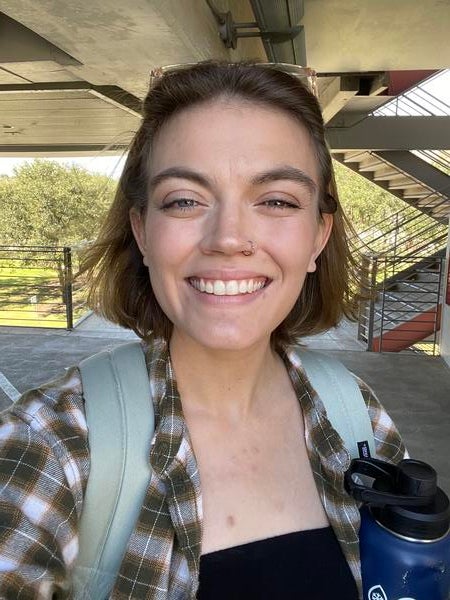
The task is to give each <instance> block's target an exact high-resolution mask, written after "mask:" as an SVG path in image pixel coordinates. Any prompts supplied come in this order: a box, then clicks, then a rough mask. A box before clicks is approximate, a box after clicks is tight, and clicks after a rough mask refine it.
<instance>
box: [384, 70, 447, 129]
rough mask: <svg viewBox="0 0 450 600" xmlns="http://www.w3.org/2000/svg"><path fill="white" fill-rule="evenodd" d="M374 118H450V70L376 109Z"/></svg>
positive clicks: (429, 78)
mask: <svg viewBox="0 0 450 600" xmlns="http://www.w3.org/2000/svg"><path fill="white" fill-rule="evenodd" d="M372 115H373V116H374V117H380V116H383V117H390V116H391V117H416V116H444V117H445V116H450V69H444V70H443V71H439V72H438V73H435V74H434V75H432V76H431V77H428V78H427V79H425V80H424V81H421V82H420V83H418V84H416V85H414V87H412V88H411V89H409V90H407V91H406V92H404V93H403V94H399V95H398V96H397V97H396V98H394V99H393V100H391V101H390V102H387V103H386V104H383V106H381V107H380V108H378V109H376V110H375V111H374V112H373V113H372Z"/></svg>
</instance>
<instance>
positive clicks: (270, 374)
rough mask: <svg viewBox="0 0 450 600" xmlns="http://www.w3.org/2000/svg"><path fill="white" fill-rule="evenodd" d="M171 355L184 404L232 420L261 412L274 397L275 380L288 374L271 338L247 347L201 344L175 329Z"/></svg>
mask: <svg viewBox="0 0 450 600" xmlns="http://www.w3.org/2000/svg"><path fill="white" fill-rule="evenodd" d="M170 355H171V361H172V365H173V369H174V372H175V376H176V380H177V386H178V390H179V392H180V396H181V399H182V402H183V407H184V408H188V409H189V411H200V412H202V413H204V414H207V415H209V416H211V417H218V418H221V419H226V420H230V421H234V420H240V421H242V420H245V419H247V418H249V417H251V416H252V415H253V414H255V413H258V412H259V411H260V409H261V405H262V404H264V401H265V400H266V399H267V398H270V397H271V396H272V392H273V388H274V383H275V382H276V381H279V380H280V377H285V375H284V374H285V369H284V365H283V363H282V360H281V359H280V357H279V356H278V355H277V354H276V352H274V351H273V350H272V348H271V346H270V339H267V340H264V341H261V342H259V343H257V344H255V345H254V346H252V347H250V348H246V349H245V350H236V351H225V350H215V349H211V348H206V347H204V346H201V345H199V344H197V343H196V342H195V340H192V339H191V338H186V337H184V336H183V335H181V334H179V333H177V331H174V333H173V335H172V338H171V340H170Z"/></svg>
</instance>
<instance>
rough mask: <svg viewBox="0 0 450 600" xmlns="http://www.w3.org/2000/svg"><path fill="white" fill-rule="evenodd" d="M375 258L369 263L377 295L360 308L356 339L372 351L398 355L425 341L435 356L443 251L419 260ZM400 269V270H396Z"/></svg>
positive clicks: (440, 299) (440, 300)
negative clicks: (377, 281)
mask: <svg viewBox="0 0 450 600" xmlns="http://www.w3.org/2000/svg"><path fill="white" fill-rule="evenodd" d="M407 262H408V260H407V259H405V258H404V257H401V258H400V259H399V260H396V259H394V258H393V257H376V258H374V259H372V261H371V264H370V272H371V277H372V278H373V280H375V281H376V280H380V282H379V283H378V284H375V285H374V286H373V288H374V289H375V290H376V295H374V297H373V298H372V299H371V300H370V301H369V302H368V303H367V304H366V306H365V307H361V314H360V317H361V318H360V321H359V327H358V337H359V339H360V340H362V341H364V342H365V343H366V344H367V347H368V350H372V351H375V352H399V351H401V350H405V349H407V348H412V347H414V345H415V344H417V343H418V342H420V341H422V340H427V341H426V342H425V343H424V344H422V347H423V346H424V345H425V346H428V347H429V349H431V353H432V354H434V353H436V349H437V333H438V331H439V323H440V306H441V302H442V298H441V296H442V288H443V286H442V280H443V266H444V251H441V252H439V253H437V254H436V255H434V256H431V257H426V258H423V259H420V260H417V258H416V257H415V258H411V259H409V263H410V265H409V267H407V266H406V264H407ZM399 267H400V269H401V270H400V271H399V270H398V269H399Z"/></svg>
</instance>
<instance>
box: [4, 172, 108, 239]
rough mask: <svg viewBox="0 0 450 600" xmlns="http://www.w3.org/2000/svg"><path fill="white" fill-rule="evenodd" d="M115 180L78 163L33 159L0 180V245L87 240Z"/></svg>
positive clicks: (105, 203)
mask: <svg viewBox="0 0 450 600" xmlns="http://www.w3.org/2000/svg"><path fill="white" fill-rule="evenodd" d="M115 186H116V183H115V182H114V181H113V180H112V179H110V178H109V177H106V176H104V175H99V174H92V173H89V172H88V171H87V170H85V169H83V168H80V167H78V166H68V165H67V166H65V165H60V164H58V163H56V162H54V161H49V160H36V161H34V162H33V163H30V164H25V165H22V166H21V167H19V168H16V169H15V171H14V174H13V175H12V176H10V177H1V178H0V214H1V219H2V225H1V228H0V243H1V244H9V245H11V244H14V245H45V246H63V245H67V246H68V245H75V244H78V243H79V242H81V241H82V240H89V239H92V238H93V237H94V236H95V234H96V232H97V231H98V227H99V225H100V223H101V221H102V219H103V217H104V215H105V213H106V211H107V209H108V207H109V205H110V203H111V200H112V197H113V194H114V188H115Z"/></svg>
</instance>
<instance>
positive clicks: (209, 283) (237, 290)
mask: <svg viewBox="0 0 450 600" xmlns="http://www.w3.org/2000/svg"><path fill="white" fill-rule="evenodd" d="M188 281H189V283H190V285H191V286H192V287H194V288H195V289H196V290H198V291H199V292H202V293H205V294H213V295H214V296H237V295H239V294H253V293H254V292H257V291H258V290H260V289H261V288H263V287H264V286H265V285H266V284H267V281H268V280H267V278H265V277H263V278H258V279H230V280H227V281H223V280H222V279H198V278H197V277H190V278H189V279H188Z"/></svg>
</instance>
